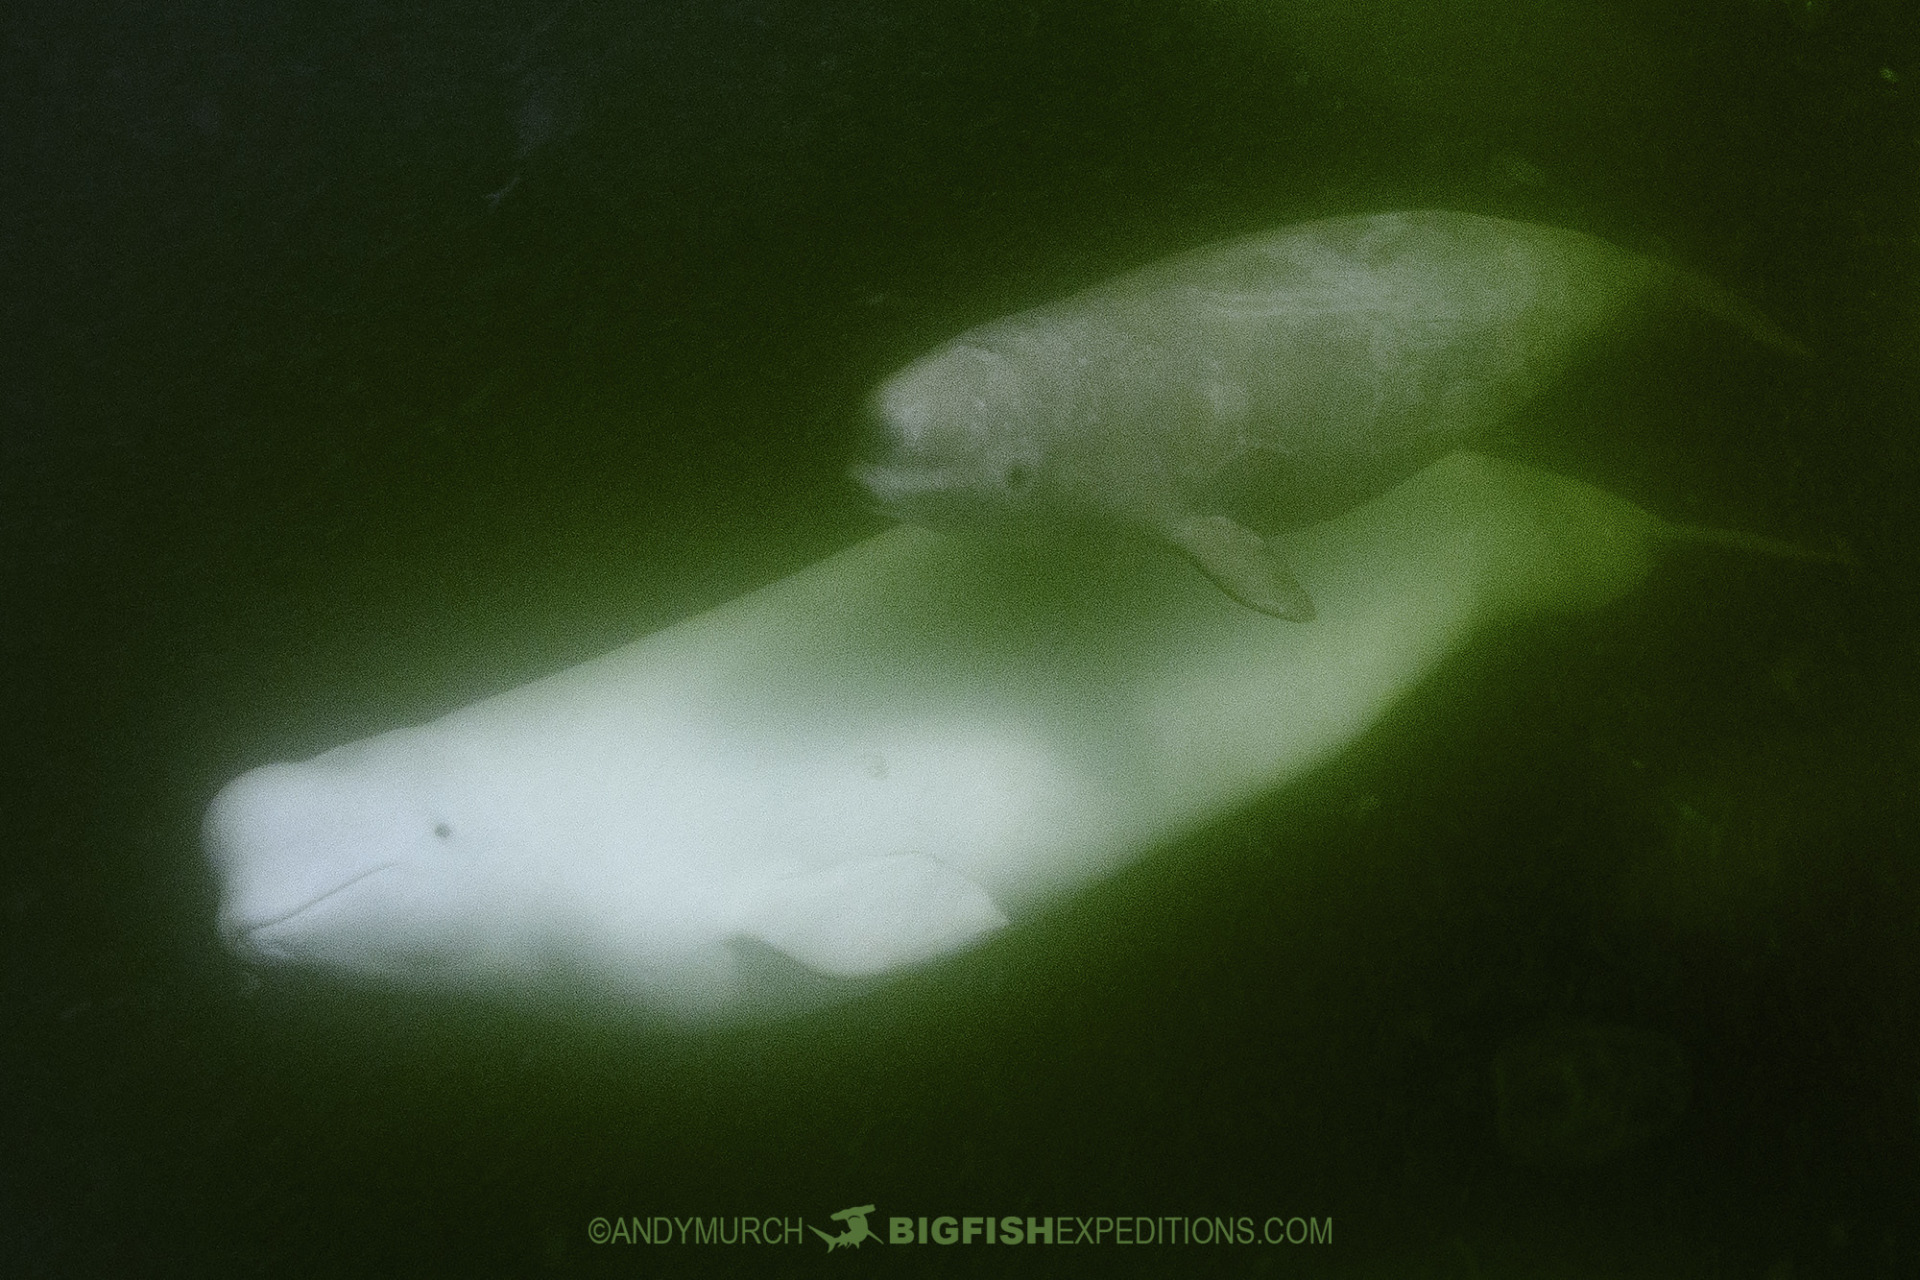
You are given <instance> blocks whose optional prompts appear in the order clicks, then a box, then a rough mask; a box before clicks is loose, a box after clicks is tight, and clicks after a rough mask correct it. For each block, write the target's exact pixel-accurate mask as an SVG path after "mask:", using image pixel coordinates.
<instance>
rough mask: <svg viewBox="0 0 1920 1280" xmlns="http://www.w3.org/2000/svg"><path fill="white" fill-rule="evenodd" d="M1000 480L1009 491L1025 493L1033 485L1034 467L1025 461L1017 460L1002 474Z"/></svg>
mask: <svg viewBox="0 0 1920 1280" xmlns="http://www.w3.org/2000/svg"><path fill="white" fill-rule="evenodd" d="M1000 482H1001V483H1002V484H1003V485H1005V486H1006V489H1007V492H1008V493H1025V492H1026V491H1027V490H1028V489H1029V488H1031V487H1032V485H1033V468H1032V467H1029V466H1028V465H1027V464H1026V463H1024V462H1016V463H1013V464H1012V465H1011V466H1009V467H1008V468H1007V469H1006V470H1005V471H1003V472H1001V474H1000Z"/></svg>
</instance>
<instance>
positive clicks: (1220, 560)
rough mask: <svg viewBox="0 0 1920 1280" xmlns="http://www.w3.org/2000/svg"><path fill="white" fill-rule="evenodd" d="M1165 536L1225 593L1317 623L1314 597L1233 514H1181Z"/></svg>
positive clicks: (1296, 619) (1275, 612) (1167, 524)
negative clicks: (1314, 612) (1309, 595)
mask: <svg viewBox="0 0 1920 1280" xmlns="http://www.w3.org/2000/svg"><path fill="white" fill-rule="evenodd" d="M1160 532H1161V535H1162V536H1163V537H1164V538H1165V540H1166V541H1167V542H1168V543H1169V544H1170V545H1172V546H1174V547H1176V548H1178V549H1179V550H1180V551H1182V552H1183V553H1185V555H1186V557H1187V559H1189V560H1191V561H1193V563H1194V564H1195V565H1197V566H1198V567H1199V569H1200V572H1202V573H1204V574H1206V575H1207V576H1208V577H1209V578H1211V579H1213V581H1214V584H1215V585H1216V586H1218V587H1219V588H1220V589H1221V590H1222V591H1224V592H1226V593H1227V594H1228V595H1230V596H1232V597H1233V598H1234V599H1235V600H1238V601H1239V602H1240V603H1241V604H1244V605H1246V606H1247V607H1248V608H1249V609H1258V610H1259V611H1260V612H1261V613H1266V614H1271V615H1272V616H1274V617H1276V618H1285V619H1286V620H1287V621H1289V622H1312V621H1313V600H1312V599H1311V598H1309V597H1308V595H1307V590H1306V588H1305V587H1303V586H1301V585H1300V583H1299V581H1298V580H1297V579H1296V578H1295V577H1294V576H1293V573H1292V571H1291V570H1289V569H1288V568H1287V566H1286V565H1285V564H1284V563H1282V562H1281V560H1280V557H1279V556H1278V555H1277V554H1276V553H1275V552H1274V550H1273V548H1272V547H1270V546H1268V545H1267V540H1266V539H1265V538H1263V537H1261V536H1260V535H1259V534H1257V533H1255V532H1254V531H1253V530H1251V529H1249V528H1247V527H1246V526H1245V525H1243V524H1240V523H1238V522H1236V521H1235V520H1233V519H1232V518H1231V517H1229V516H1202V515H1189V516H1180V517H1176V518H1174V519H1171V520H1168V521H1166V522H1165V523H1164V524H1163V525H1162V527H1161V530H1160Z"/></svg>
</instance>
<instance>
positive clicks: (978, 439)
mask: <svg viewBox="0 0 1920 1280" xmlns="http://www.w3.org/2000/svg"><path fill="white" fill-rule="evenodd" d="M1032 399H1033V397H1032V395H1031V392H1030V390H1029V388H1028V386H1027V385H1026V379H1025V378H1024V377H1023V376H1022V373H1021V370H1020V369H1019V368H1018V367H1017V366H1016V365H1015V363H1014V362H1013V361H1010V360H1008V359H1007V358H1006V357H1005V356H1004V355H1002V354H1001V353H999V352H997V351H993V350H989V349H988V348H986V347H984V346H978V345H974V344H971V343H967V342H955V343H951V344H949V345H947V346H945V347H942V348H940V349H939V350H938V351H934V352H932V353H930V354H929V355H927V356H925V357H923V358H921V359H920V360H917V361H915V362H914V363H913V364H911V365H909V366H907V367H906V368H905V369H902V370H901V371H900V372H899V373H897V374H895V375H894V376H893V377H891V378H889V379H888V380H887V381H886V382H884V383H883V384H881V385H880V387H878V388H877V389H876V390H875V391H874V392H873V394H872V395H871V396H870V397H869V398H868V401H867V406H866V419H867V428H868V434H869V436H870V442H869V445H868V447H867V449H866V450H865V451H864V452H865V457H863V458H862V460H861V461H859V462H857V463H856V464H855V465H854V467H853V468H852V472H853V476H854V478H855V479H856V480H858V481H859V482H860V483H861V484H863V485H864V486H865V487H866V489H867V491H868V492H869V493H870V494H872V495H873V497H874V498H875V499H877V500H878V501H879V503H880V505H881V506H882V508H884V509H885V510H886V511H887V512H888V513H889V514H890V515H893V516H895V517H896V518H898V519H901V520H904V521H907V522H908V523H911V524H918V525H923V526H925V527H927V528H934V529H946V530H981V529H1004V528H1009V527H1019V526H1022V525H1025V524H1029V523H1031V522H1032V520H1033V519H1034V517H1035V516H1036V515H1038V514H1040V513H1042V512H1043V511H1045V510H1046V509H1047V506H1048V503H1047V500H1046V497H1045V495H1044V494H1043V493H1042V488H1043V485H1042V481H1043V480H1044V475H1043V469H1044V464H1045V461H1046V458H1045V450H1044V448H1043V444H1042V441H1041V439H1040V437H1039V434H1038V432H1037V431H1036V429H1035V428H1036V419H1035V415H1034V413H1033V411H1032Z"/></svg>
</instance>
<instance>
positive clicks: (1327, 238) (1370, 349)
mask: <svg viewBox="0 0 1920 1280" xmlns="http://www.w3.org/2000/svg"><path fill="white" fill-rule="evenodd" d="M1659 302H1668V303H1677V304H1680V305H1685V306H1691V307H1694V308H1697V309H1699V310H1701V311H1703V312H1705V313H1707V314H1709V315H1712V316H1715V317H1717V318H1719V319H1721V320H1724V321H1726V322H1728V323H1730V324H1732V325H1734V326H1735V327H1737V328H1739V329H1741V330H1744V331H1745V332H1747V333H1748V334H1749V335H1750V336H1752V337H1753V338H1755V339H1756V340H1758V341H1760V342H1763V343H1765V344H1767V345H1769V346H1772V347H1775V348H1778V349H1781V350H1785V351H1791V352H1794V353H1796V354H1802V355H1804V354H1805V350H1804V348H1802V347H1800V346H1799V344H1797V343H1796V342H1794V340H1793V339H1791V338H1790V337H1788V336H1786V335H1785V334H1783V333H1782V332H1781V331H1780V330H1779V329H1777V328H1776V327H1775V326H1773V325H1772V324H1771V323H1770V322H1769V321H1767V320H1766V319H1765V318H1764V317H1763V316H1761V315H1759V314H1758V313H1757V312H1756V311H1754V310H1753V309H1752V308H1751V307H1749V306H1747V305H1746V304H1745V303H1743V302H1742V301H1741V300H1740V299H1738V298H1736V297H1735V296H1733V295H1732V294H1731V293H1729V292H1727V291H1726V290H1724V289H1722V288H1720V287H1719V286H1718V285H1715V284H1714V283H1712V282H1711V281H1708V280H1704V279H1702V278H1700V277H1698V276H1694V275H1691V274H1689V273H1687V272H1684V271H1681V270H1679V269H1677V268H1674V267H1671V266H1668V265H1667V264H1664V263H1661V262H1658V261H1656V260H1654V259H1652V258H1648V257H1644V256H1642V255H1640V254H1636V253H1632V252H1629V251H1628V250H1625V249H1622V248H1619V247H1618V246H1616V245H1613V244H1609V243H1608V242H1606V241H1604V240H1600V239H1597V238H1595V237H1593V236H1590V235H1586V234H1584V233H1582V232H1578V231H1569V230H1565V229H1563V228H1558V227H1550V226H1543V225H1540V224H1536V223H1527V222H1514V221H1509V220H1506V219H1501V218H1490V217H1485V216H1482V215H1479V214H1471V213H1461V212H1456V211H1452V210H1444V209H1428V210H1414V211H1406V212H1393V213H1377V214H1369V215H1364V216H1358V217H1338V218H1327V219H1323V220H1319V221H1314V222H1306V223H1301V224H1297V225H1292V226H1283V227H1279V228H1275V229H1271V230H1267V231H1262V232H1258V233H1256V234H1253V235H1249V236H1245V237H1242V238H1240V239H1236V240H1230V241H1226V242H1224V243H1221V244H1216V245H1212V246H1208V247H1204V248H1201V249H1197V250H1195V251H1193V252H1190V253H1186V254H1181V255H1178V256H1175V257H1172V258H1168V259H1165V260H1162V261H1159V262H1155V263H1152V264H1150V265H1148V266H1145V267H1142V268H1140V269H1138V270H1136V271H1132V272H1129V273H1127V274H1125V275H1121V276H1118V277H1116V278H1114V279H1112V280H1109V281H1106V282H1104V283H1101V284H1097V285H1095V286H1093V287H1092V288H1089V289H1086V290H1083V291H1081V292H1080V293H1076V294H1074V295H1072V296H1070V297H1067V298H1064V299H1061V300H1059V301H1057V302H1052V303H1048V304H1046V305H1043V306H1039V307H1034V308H1032V309H1031V310H1027V311H1023V312H1020V313H1018V314H1016V315H1012V316H1008V317H1006V318H1004V319H1000V320H996V321H993V322H991V323H988V324H984V325H980V326H978V327H976V328H974V329H971V330H968V331H967V332H965V333H963V334H961V335H960V336H958V337H956V338H954V339H952V340H951V341H949V342H947V343H946V344H944V345H943V346H940V347H938V348H935V349H934V350H933V351H930V352H928V353H927V354H926V355H924V356H922V357H920V358H919V359H917V360H915V361H913V362H912V363H911V364H909V365H907V366H906V367H905V368H903V369H901V370H900V371H898V372H897V373H895V374H894V375H892V376H891V377H889V378H888V379H886V380H885V381H884V382H882V383H881V384H880V386H879V387H878V388H877V389H876V390H875V391H874V392H873V394H872V396H871V397H870V399H869V401H868V404H867V416H868V418H869V419H870V421H871V423H872V425H874V426H875V427H877V428H878V433H877V434H878V437H879V439H880V441H881V446H880V448H879V450H878V452H877V456H874V457H869V458H866V459H863V460H862V461H861V462H860V463H859V464H858V465H856V466H855V467H854V468H853V476H854V478H855V479H856V480H858V481H859V482H860V483H862V484H864V485H865V486H866V488H867V490H868V491H869V492H870V493H871V494H872V495H873V496H874V497H875V498H876V499H877V500H878V501H879V502H880V503H881V505H882V506H883V507H884V508H885V509H887V510H888V511H889V512H891V513H892V514H894V515H895V516H896V517H897V518H899V519H902V520H904V521H906V522H908V523H917V524H924V525H927V526H930V527H934V528H942V529H948V530H957V531H962V532H977V531H985V530H999V529H1006V528H1009V527H1026V528H1035V527H1038V528H1042V529H1046V530H1049V532H1048V533H1046V534H1045V535H1044V536H1048V537H1058V538H1069V537H1084V536H1086V534H1087V531H1090V530H1104V531H1106V532H1107V533H1109V534H1111V533H1114V532H1123V533H1131V534H1135V535H1144V536H1145V537H1146V538H1148V539H1150V540H1152V541H1154V542H1158V543H1160V544H1162V545H1164V546H1167V547H1170V548H1172V549H1174V550H1176V551H1178V552H1180V553H1181V554H1183V555H1184V556H1186V558H1187V559H1189V560H1191V561H1192V562H1193V563H1194V564H1195V565H1196V566H1197V567H1198V568H1199V569H1200V570H1201V572H1203V573H1204V574H1206V575H1207V577H1209V578H1211V579H1212V580H1213V582H1214V583H1215V584H1217V585H1218V586H1219V587H1220V589H1221V590H1223V591H1225V592H1226V593H1227V594H1228V595H1229V596H1231V597H1233V598H1234V599H1235V600H1238V601H1239V602H1240V603H1242V604H1244V605H1247V606H1249V607H1250V608H1253V609H1257V610H1259V611H1260V612H1262V613H1266V614H1271V615H1273V616H1274V617H1278V618H1286V619H1290V620H1292V621H1296V622H1304V621H1308V620H1310V619H1311V618H1313V617H1314V614H1315V609H1314V604H1313V601H1312V599H1311V598H1310V597H1309V596H1308V594H1307V592H1306V589H1305V588H1304V587H1302V586H1301V585H1300V583H1299V581H1298V580H1297V579H1296V578H1295V576H1294V573H1293V571H1292V569H1291V568H1290V567H1289V566H1288V564H1287V563H1286V562H1285V560H1284V559H1283V558H1282V556H1281V555H1280V554H1279V552H1278V550H1277V549H1276V547H1275V546H1274V544H1273V543H1272V542H1270V541H1269V540H1268V537H1267V535H1269V534H1272V533H1277V532H1280V531H1283V530H1291V529H1295V528H1299V527H1301V526H1303V525H1307V524H1310V523H1314V522H1317V521H1321V520H1325V519H1328V518H1330V517H1332V516H1335V515H1339V514H1341V513H1342V512H1344V511H1347V510H1350V509H1352V508H1353V507H1355V506H1357V505H1359V504H1360V503H1361V502H1364V501H1366V500H1367V499H1369V498H1372V497H1375V496H1377V495H1379V494H1381V493H1383V492H1385V491H1386V490H1387V489H1389V488H1391V487H1392V486H1393V485H1395V484H1397V483H1399V482H1400V481H1401V480H1404V479H1405V478H1407V477H1408V476H1410V475H1412V474H1413V473H1414V472H1416V471H1418V470H1419V469H1420V468H1422V467H1424V466H1426V465H1428V464H1430V463H1432V462H1434V461H1435V460H1436V459H1438V458H1440V457H1442V456H1444V455H1445V454H1447V453H1449V452H1451V451H1452V450H1455V449H1458V448H1461V447H1463V446H1466V445H1469V444H1471V443H1473V442H1474V441H1476V440H1477V439H1479V438H1481V437H1483V436H1485V435H1486V434H1487V432H1488V431H1489V430H1490V429H1491V428H1493V427H1495V426H1497V425H1499V424H1500V423H1502V422H1504V421H1506V420H1508V419H1510V418H1512V417H1513V416H1514V415H1515V413H1516V412H1517V411H1519V410H1521V409H1523V408H1524V407H1525V406H1526V405H1527V404H1528V403H1529V402H1530V401H1531V400H1533V399H1534V397H1535V396H1537V395H1538V394H1539V393H1540V392H1541V391H1542V390H1544V389H1545V388H1546V387H1547V386H1549V385H1550V384H1551V383H1552V382H1553V381H1554V380H1555V379H1557V378H1558V377H1559V376H1561V375H1562V374H1563V373H1564V372H1565V371H1566V370H1567V369H1568V368H1569V367H1570V366H1571V365H1572V364H1573V363H1574V362H1575V361H1576V360H1578V359H1579V358H1580V357H1581V355H1582V354H1583V353H1584V352H1585V351H1586V350H1587V349H1588V348H1589V347H1590V346H1592V345H1593V343H1594V342H1595V340H1596V339H1598V338H1600V337H1601V336H1603V335H1604V334H1606V333H1608V332H1610V331H1613V330H1617V329H1620V328H1622V327H1624V326H1625V325H1626V323H1627V322H1628V321H1630V320H1631V319H1633V318H1634V313H1635V312H1636V311H1637V310H1642V309H1648V308H1647V304H1649V303H1659Z"/></svg>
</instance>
